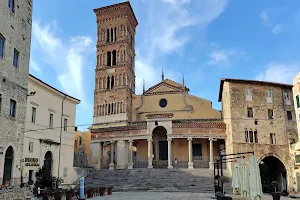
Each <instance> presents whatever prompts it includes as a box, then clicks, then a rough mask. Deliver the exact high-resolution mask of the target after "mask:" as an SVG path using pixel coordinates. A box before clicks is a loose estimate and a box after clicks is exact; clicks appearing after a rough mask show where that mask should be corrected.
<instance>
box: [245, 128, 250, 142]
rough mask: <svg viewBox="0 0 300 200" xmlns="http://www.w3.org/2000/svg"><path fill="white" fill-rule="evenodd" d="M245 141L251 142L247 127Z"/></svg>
mask: <svg viewBox="0 0 300 200" xmlns="http://www.w3.org/2000/svg"><path fill="white" fill-rule="evenodd" d="M245 142H249V135H248V130H247V129H245Z"/></svg>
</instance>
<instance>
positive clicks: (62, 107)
mask: <svg viewBox="0 0 300 200" xmlns="http://www.w3.org/2000/svg"><path fill="white" fill-rule="evenodd" d="M66 98H67V96H66V95H65V97H64V99H63V100H62V102H61V118H60V136H59V151H58V152H59V153H58V176H57V178H59V172H60V151H61V136H62V131H63V115H64V101H65V100H66Z"/></svg>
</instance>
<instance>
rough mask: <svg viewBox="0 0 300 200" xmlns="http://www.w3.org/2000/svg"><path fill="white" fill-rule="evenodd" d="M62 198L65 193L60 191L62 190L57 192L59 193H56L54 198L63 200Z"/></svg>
mask: <svg viewBox="0 0 300 200" xmlns="http://www.w3.org/2000/svg"><path fill="white" fill-rule="evenodd" d="M62 196H63V192H62V191H60V190H57V191H56V192H55V193H54V198H55V200H61V199H62Z"/></svg>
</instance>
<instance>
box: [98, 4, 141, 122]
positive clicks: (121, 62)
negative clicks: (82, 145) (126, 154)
mask: <svg viewBox="0 0 300 200" xmlns="http://www.w3.org/2000/svg"><path fill="white" fill-rule="evenodd" d="M94 12H95V14H96V18H97V36H98V37H97V38H98V39H97V64H96V70H95V90H94V119H93V124H94V125H96V124H102V123H105V124H106V123H112V126H116V125H120V126H121V125H126V124H127V122H128V121H131V116H132V103H131V102H132V94H134V93H135V72H134V71H135V70H134V60H135V49H134V42H135V40H134V39H135V30H136V27H137V25H138V22H137V19H136V17H135V15H134V12H133V10H132V7H131V5H130V3H129V2H128V1H127V2H124V3H119V4H114V5H111V6H106V7H102V8H98V9H94Z"/></svg>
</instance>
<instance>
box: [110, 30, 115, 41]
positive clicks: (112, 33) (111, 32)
mask: <svg viewBox="0 0 300 200" xmlns="http://www.w3.org/2000/svg"><path fill="white" fill-rule="evenodd" d="M113 41H114V29H112V28H111V29H110V42H113Z"/></svg>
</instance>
